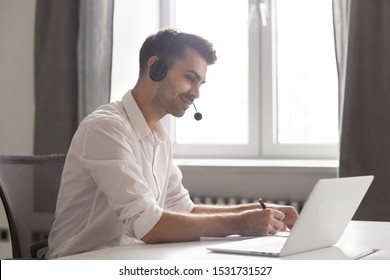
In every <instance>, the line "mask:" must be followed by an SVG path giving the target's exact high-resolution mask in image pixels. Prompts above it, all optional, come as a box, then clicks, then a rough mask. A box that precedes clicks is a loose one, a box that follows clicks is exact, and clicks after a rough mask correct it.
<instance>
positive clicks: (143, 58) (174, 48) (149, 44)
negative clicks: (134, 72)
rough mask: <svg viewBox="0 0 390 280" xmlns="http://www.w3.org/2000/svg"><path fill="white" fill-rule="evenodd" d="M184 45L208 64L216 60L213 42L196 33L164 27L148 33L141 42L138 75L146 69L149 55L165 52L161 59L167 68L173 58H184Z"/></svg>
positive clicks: (158, 54)
mask: <svg viewBox="0 0 390 280" xmlns="http://www.w3.org/2000/svg"><path fill="white" fill-rule="evenodd" d="M173 37H175V38H173ZM172 38H173V39H172ZM167 44H169V46H168V49H166V46H167ZM186 47H190V48H193V49H194V50H196V51H197V52H198V53H199V54H200V55H201V56H202V57H203V58H204V59H205V60H206V62H207V64H208V65H211V64H214V63H215V61H216V60H217V56H216V53H215V50H214V49H213V44H212V43H210V42H209V41H207V40H206V39H204V38H202V37H200V36H198V35H194V34H189V33H184V32H178V31H176V30H174V29H165V30H161V31H159V32H158V33H156V34H154V35H150V36H149V37H148V38H146V40H145V42H144V43H143V45H142V47H141V49H140V52H139V67H140V68H139V69H140V75H141V74H143V73H145V72H146V71H147V63H148V60H149V58H150V57H152V56H158V57H160V56H161V55H162V53H163V52H165V54H164V58H163V59H164V62H165V63H166V64H167V67H168V69H169V68H170V66H171V65H172V64H173V61H174V60H175V59H184V58H185V48H186Z"/></svg>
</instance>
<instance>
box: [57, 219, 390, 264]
mask: <svg viewBox="0 0 390 280" xmlns="http://www.w3.org/2000/svg"><path fill="white" fill-rule="evenodd" d="M222 242H226V240H221V239H219V240H212V241H196V242H180V243H164V244H153V245H146V244H137V245H129V246H121V247H114V248H108V249H102V250H97V251H92V252H87V253H82V254H77V255H72V256H68V257H65V258H62V259H72V260H80V259H86V260H99V259H101V260H157V259H158V260H180V259H181V260H235V259H237V260H241V259H243V260H244V259H252V260H253V258H261V257H258V256H245V255H233V254H218V253H211V252H209V251H208V250H207V249H206V247H207V246H208V245H211V244H217V243H222ZM370 249H381V250H380V251H379V252H376V253H374V254H371V255H369V256H367V257H365V258H364V259H382V260H384V259H385V260H390V222H361V221H352V222H350V223H349V225H348V227H347V229H346V230H345V232H344V234H343V236H342V237H341V239H340V241H339V242H338V243H337V244H336V246H333V247H329V248H325V249H320V250H315V251H311V252H306V253H302V254H297V255H292V256H288V257H285V258H284V259H301V260H302V259H303V260H308V259H335V260H338V259H351V258H352V257H354V256H356V255H357V254H359V253H362V252H365V251H367V250H370ZM268 259H269V258H268ZM275 260H279V259H277V258H275Z"/></svg>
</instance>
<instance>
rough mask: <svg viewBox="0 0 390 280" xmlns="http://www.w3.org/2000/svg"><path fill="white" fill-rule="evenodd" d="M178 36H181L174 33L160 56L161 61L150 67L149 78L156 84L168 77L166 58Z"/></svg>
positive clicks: (178, 33)
mask: <svg viewBox="0 0 390 280" xmlns="http://www.w3.org/2000/svg"><path fill="white" fill-rule="evenodd" d="M178 35H180V32H175V33H173V35H172V37H171V38H170V39H169V41H168V42H167V44H166V45H165V47H164V49H163V50H162V52H161V54H160V55H159V59H158V60H157V61H156V62H155V63H153V64H152V65H151V66H150V70H149V77H150V78H151V79H152V80H153V81H155V82H158V81H161V80H163V79H164V78H165V76H166V75H167V73H168V66H167V64H166V62H165V61H164V60H165V56H166V55H167V53H168V51H169V48H170V47H171V45H172V44H173V41H174V40H175V38H177V36H178Z"/></svg>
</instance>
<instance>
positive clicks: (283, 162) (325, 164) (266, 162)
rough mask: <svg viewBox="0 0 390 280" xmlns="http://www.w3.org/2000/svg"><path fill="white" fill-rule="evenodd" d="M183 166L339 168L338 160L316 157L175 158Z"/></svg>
mask: <svg viewBox="0 0 390 280" xmlns="http://www.w3.org/2000/svg"><path fill="white" fill-rule="evenodd" d="M175 162H176V163H177V165H179V166H182V167H303V168H316V167H317V168H338V167H339V161H338V160H314V159H310V160H309V159H307V160H306V159H297V160H295V159H181V158H180V159H175Z"/></svg>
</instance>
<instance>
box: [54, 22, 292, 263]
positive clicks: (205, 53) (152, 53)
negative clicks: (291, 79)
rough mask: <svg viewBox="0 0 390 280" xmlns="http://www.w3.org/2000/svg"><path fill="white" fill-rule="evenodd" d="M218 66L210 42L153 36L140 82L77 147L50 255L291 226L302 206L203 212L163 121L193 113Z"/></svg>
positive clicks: (81, 134) (90, 120) (168, 33)
mask: <svg viewBox="0 0 390 280" xmlns="http://www.w3.org/2000/svg"><path fill="white" fill-rule="evenodd" d="M215 61H216V55H215V51H214V50H213V48H212V44H210V43H209V42H208V41H206V40H205V39H203V38H201V37H199V36H196V35H193V34H188V33H178V32H176V31H174V30H171V29H167V30H163V31H160V32H158V33H157V34H155V35H152V36H150V37H148V38H147V39H146V41H145V42H144V44H143V46H142V47H141V50H140V72H139V79H138V81H137V83H136V85H135V86H134V88H133V89H132V90H131V91H129V92H127V93H126V94H125V95H124V97H123V99H122V101H120V102H115V103H111V104H108V105H104V106H101V107H100V108H98V109H97V110H96V111H95V112H93V113H92V114H91V115H89V116H88V117H86V118H85V119H84V120H83V121H82V122H81V124H80V126H79V128H78V130H77V131H76V133H75V135H74V137H73V140H72V143H71V145H70V148H69V151H68V155H67V159H66V163H65V167H64V171H63V175H62V180H61V187H60V191H59V196H58V202H57V209H56V218H55V221H54V224H53V227H52V230H51V232H50V236H49V252H48V254H47V257H48V258H55V257H61V256H65V255H70V254H76V253H80V252H85V251H90V250H96V249H99V248H104V247H110V246H120V245H124V244H131V243H134V242H140V241H143V242H145V243H158V242H177V241H190V240H198V239H199V238H200V236H226V235H230V234H241V235H267V234H274V233H276V232H277V231H279V230H285V229H286V228H287V227H291V226H292V225H293V224H294V222H295V220H296V219H297V216H298V214H297V212H296V210H295V209H294V208H293V207H289V206H277V205H267V208H266V209H265V208H264V209H262V208H260V205H259V204H245V205H236V206H211V205H208V206H206V205H194V204H193V202H192V201H191V200H190V197H189V194H188V192H187V190H186V189H185V188H184V187H183V186H182V183H181V179H182V175H181V172H180V171H179V169H178V167H177V166H176V165H175V164H174V162H173V160H172V150H171V142H170V138H169V135H168V133H167V132H166V130H165V129H164V127H163V126H162V124H161V123H160V120H161V119H162V118H163V117H164V116H165V115H167V114H171V115H173V116H175V117H181V116H183V115H184V113H185V111H186V110H187V109H188V107H189V106H190V105H191V104H192V103H193V101H194V99H196V98H199V88H200V86H201V85H202V84H203V83H204V82H205V81H206V71H207V67H208V65H210V64H213V63H214V62H215Z"/></svg>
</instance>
